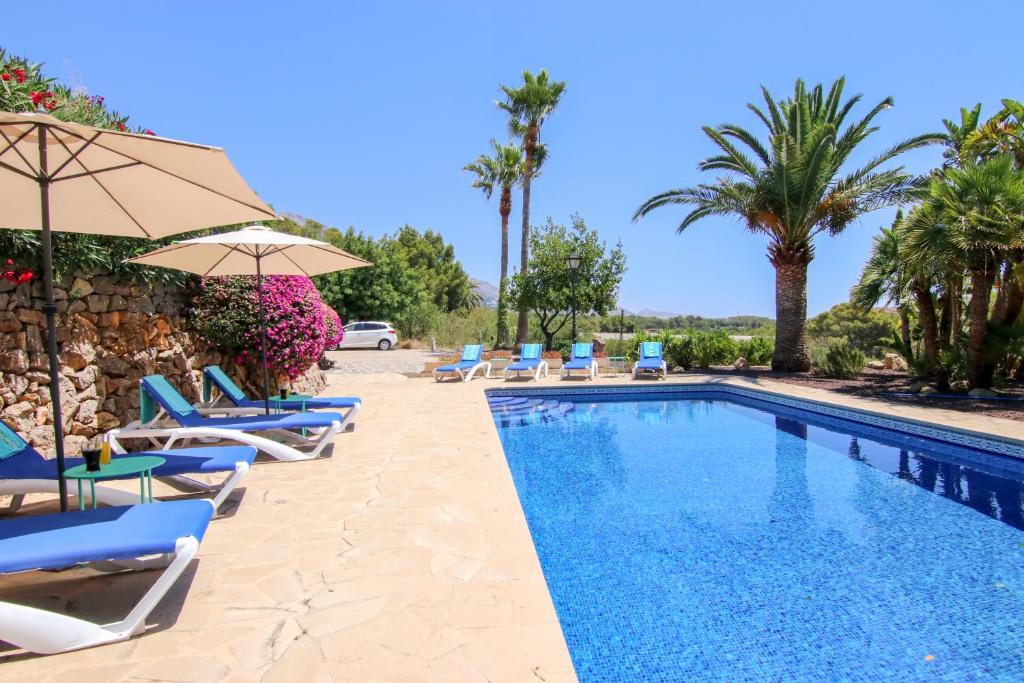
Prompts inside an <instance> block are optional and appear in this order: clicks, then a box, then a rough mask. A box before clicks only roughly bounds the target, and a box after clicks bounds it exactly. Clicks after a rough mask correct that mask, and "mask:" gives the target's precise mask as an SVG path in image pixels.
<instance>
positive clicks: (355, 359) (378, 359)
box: [327, 349, 434, 374]
mask: <svg viewBox="0 0 1024 683" xmlns="http://www.w3.org/2000/svg"><path fill="white" fill-rule="evenodd" d="M327 357H328V358H330V359H331V360H333V361H334V362H335V363H336V365H335V366H334V368H332V369H331V370H330V372H331V373H332V374H336V373H337V374H368V373H378V372H397V373H400V374H405V373H409V372H419V371H420V370H422V369H423V364H424V363H426V362H427V361H428V360H432V359H433V358H434V355H432V354H431V353H430V352H429V351H421V350H418V349H391V350H390V351H378V350H377V349H346V350H344V351H328V352H327Z"/></svg>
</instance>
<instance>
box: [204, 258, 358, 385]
mask: <svg viewBox="0 0 1024 683" xmlns="http://www.w3.org/2000/svg"><path fill="white" fill-rule="evenodd" d="M263 303H264V310H265V317H266V327H267V365H268V366H269V367H270V371H271V374H272V375H274V376H276V377H285V378H288V379H295V378H296V377H298V376H299V375H301V374H303V373H304V372H306V371H307V370H309V368H311V367H312V366H313V364H315V363H316V362H317V360H318V359H319V358H320V356H321V355H322V354H323V352H324V350H325V349H327V348H331V347H333V346H335V345H336V344H337V343H338V342H340V341H341V338H342V335H343V334H344V332H343V331H342V325H341V320H340V319H339V318H338V314H337V313H335V312H334V311H333V310H332V309H331V308H329V307H328V306H327V305H326V304H325V303H324V302H323V299H321V298H320V293H319V292H318V291H317V289H316V287H315V286H313V282H312V281H311V280H310V279H309V278H307V277H299V276H290V275H281V276H270V277H266V278H264V279H263ZM192 317H193V324H194V325H195V327H196V331H197V332H198V333H199V335H200V336H201V337H202V338H203V339H204V340H206V341H207V342H208V343H210V344H211V345H213V346H214V347H216V348H218V349H219V350H221V351H224V352H226V353H230V354H232V355H233V356H234V358H235V362H236V363H239V364H248V365H252V366H258V364H259V361H260V321H259V300H258V295H257V291H256V278H255V277H251V276H236V277H211V278H202V280H200V282H199V284H198V285H197V287H196V291H195V294H194V296H193V299H192Z"/></svg>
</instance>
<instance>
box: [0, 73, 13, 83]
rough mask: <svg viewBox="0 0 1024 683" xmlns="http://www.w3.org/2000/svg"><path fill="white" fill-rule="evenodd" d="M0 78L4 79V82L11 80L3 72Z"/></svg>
mask: <svg viewBox="0 0 1024 683" xmlns="http://www.w3.org/2000/svg"><path fill="white" fill-rule="evenodd" d="M0 78H2V79H4V80H5V81H9V80H11V75H10V74H9V73H7V72H6V71H5V72H3V73H2V74H0Z"/></svg>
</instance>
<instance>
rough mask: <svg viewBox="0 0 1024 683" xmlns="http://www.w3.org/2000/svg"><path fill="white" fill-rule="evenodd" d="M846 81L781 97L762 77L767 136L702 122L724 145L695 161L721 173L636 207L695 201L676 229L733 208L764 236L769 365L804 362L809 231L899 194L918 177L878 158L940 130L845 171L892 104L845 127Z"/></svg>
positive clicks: (838, 223)
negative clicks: (769, 296)
mask: <svg viewBox="0 0 1024 683" xmlns="http://www.w3.org/2000/svg"><path fill="white" fill-rule="evenodd" d="M844 84H845V81H844V79H843V78H840V79H839V80H837V81H836V82H835V83H833V84H832V86H831V88H829V91H828V94H827V95H826V94H825V92H824V89H823V87H822V86H821V85H816V86H815V87H814V88H812V89H811V90H809V91H808V90H807V88H806V87H805V86H804V82H803V81H801V80H798V81H797V82H796V87H795V89H794V92H793V96H792V98H790V99H787V100H778V101H776V100H775V99H774V98H773V97H772V95H771V93H769V92H768V89H767V88H764V87H763V86H762V88H761V90H762V93H763V96H764V100H765V105H766V109H767V113H766V112H765V111H762V110H761V109H760V108H759V107H758V106H756V105H754V104H748V105H747V106H748V108H749V109H750V110H751V111H752V112H754V114H755V115H756V116H757V117H758V118H759V119H760V120H761V122H762V123H764V125H765V127H766V128H767V129H768V139H767V141H766V142H762V141H761V140H759V139H758V138H757V137H756V136H755V135H754V134H753V133H751V132H750V131H748V130H746V129H745V128H742V127H740V126H737V125H733V124H726V125H723V126H719V127H718V128H711V127H710V126H705V127H704V132H705V134H707V136H708V137H709V138H711V141H712V142H713V143H714V144H715V145H716V146H717V147H718V148H719V149H720V150H721V154H718V155H716V156H713V157H710V158H708V159H705V160H703V161H702V162H700V164H699V166H698V168H699V169H700V170H702V171H724V172H725V173H726V174H727V175H726V176H724V177H720V178H718V179H717V180H716V181H715V182H714V183H710V184H701V185H698V186H696V187H689V188H680V189H673V190H668V191H666V192H662V193H661V194H658V195H655V196H653V197H651V198H650V199H648V200H647V201H646V202H644V203H643V204H642V205H641V206H640V208H639V209H637V211H636V214H634V216H633V219H634V220H639V219H640V218H642V217H644V216H646V215H647V214H648V213H650V212H651V211H653V210H655V209H657V208H660V207H662V206H667V205H672V204H685V205H690V206H692V207H694V208H693V209H692V210H691V211H690V213H688V214H687V215H686V216H685V217H684V218H683V221H682V222H681V223H680V224H679V228H678V232H682V231H684V230H685V229H686V228H688V227H689V226H690V225H692V224H693V223H695V222H697V221H698V220H700V219H702V218H706V217H708V216H735V217H738V218H740V219H741V220H742V221H743V222H744V224H745V225H746V227H747V229H749V230H750V231H751V232H753V233H756V234H762V235H765V236H766V237H767V238H768V260H769V261H771V263H772V265H773V266H774V267H775V315H776V328H775V354H774V356H773V357H772V368H773V369H774V370H778V371H783V372H802V371H805V370H808V369H809V368H810V365H811V358H810V353H809V352H808V348H807V334H806V329H805V328H806V325H805V323H806V320H807V266H808V264H809V263H810V262H811V260H812V259H813V258H814V238H815V237H816V236H817V235H819V234H821V233H827V234H829V235H837V234H839V233H840V232H842V231H843V230H844V229H845V228H846V227H847V226H848V225H850V223H852V222H853V221H854V220H856V219H857V218H859V217H860V216H862V215H863V214H865V213H867V212H869V211H874V210H875V209H879V208H882V207H886V206H892V205H894V204H898V203H900V202H901V201H904V200H905V199H906V198H907V197H908V195H909V193H910V192H911V191H912V190H913V189H914V188H915V187H917V186H918V185H920V182H921V181H919V180H917V179H915V178H913V177H911V176H910V175H909V174H907V173H905V172H904V171H903V168H902V167H895V168H886V169H883V168H882V167H883V165H885V164H886V163H887V162H889V161H891V160H892V159H893V158H895V157H896V156H898V155H900V154H902V153H903V152H905V151H907V150H911V149H915V148H918V147H921V146H923V145H927V144H931V143H934V142H941V141H943V140H944V138H943V136H941V135H938V134H928V135H920V136H918V137H915V138H911V139H909V140H905V141H903V142H900V143H898V144H896V145H894V146H893V147H891V148H889V149H888V150H886V151H884V152H882V153H881V154H879V155H878V156H876V157H874V158H873V159H871V160H870V161H868V162H867V163H866V164H865V165H864V166H862V167H860V168H857V169H854V170H851V171H847V172H846V173H845V175H843V171H844V169H845V167H846V165H847V160H848V159H849V157H850V155H851V153H852V152H853V150H854V149H856V148H857V146H858V145H860V143H862V142H864V140H865V139H867V138H868V137H869V136H870V135H871V134H872V133H874V132H875V131H876V130H878V128H877V127H876V126H874V125H873V121H874V118H875V116H877V115H878V114H879V113H880V112H881V111H883V110H885V109H888V108H889V107H891V106H892V99H891V98H888V97H887V98H885V99H884V100H882V101H881V102H879V103H878V104H876V105H875V106H874V107H873V108H872V109H871V110H870V111H869V112H868V113H867V114H866V115H865V116H864V117H863V118H861V119H859V120H857V121H855V122H853V123H851V124H849V125H846V126H845V127H844V122H845V121H846V117H847V116H848V115H849V113H850V111H851V110H852V109H853V107H854V106H855V105H856V104H857V103H858V102H859V101H860V95H856V96H854V97H851V98H849V99H847V100H846V101H843V99H842V97H843V86H844ZM734 141H736V142H738V143H740V145H742V146H744V147H746V148H747V151H746V152H745V151H743V150H742V149H741V148H740V146H739V145H737V144H735V143H734ZM751 154H752V155H753V156H750V155H751Z"/></svg>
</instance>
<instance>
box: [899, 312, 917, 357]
mask: <svg viewBox="0 0 1024 683" xmlns="http://www.w3.org/2000/svg"><path fill="white" fill-rule="evenodd" d="M898 310H899V314H900V339H901V340H902V341H903V348H905V349H906V350H907V362H908V363H912V362H913V361H914V339H913V337H911V336H910V313H908V312H907V308H906V307H905V306H899V307H898Z"/></svg>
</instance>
